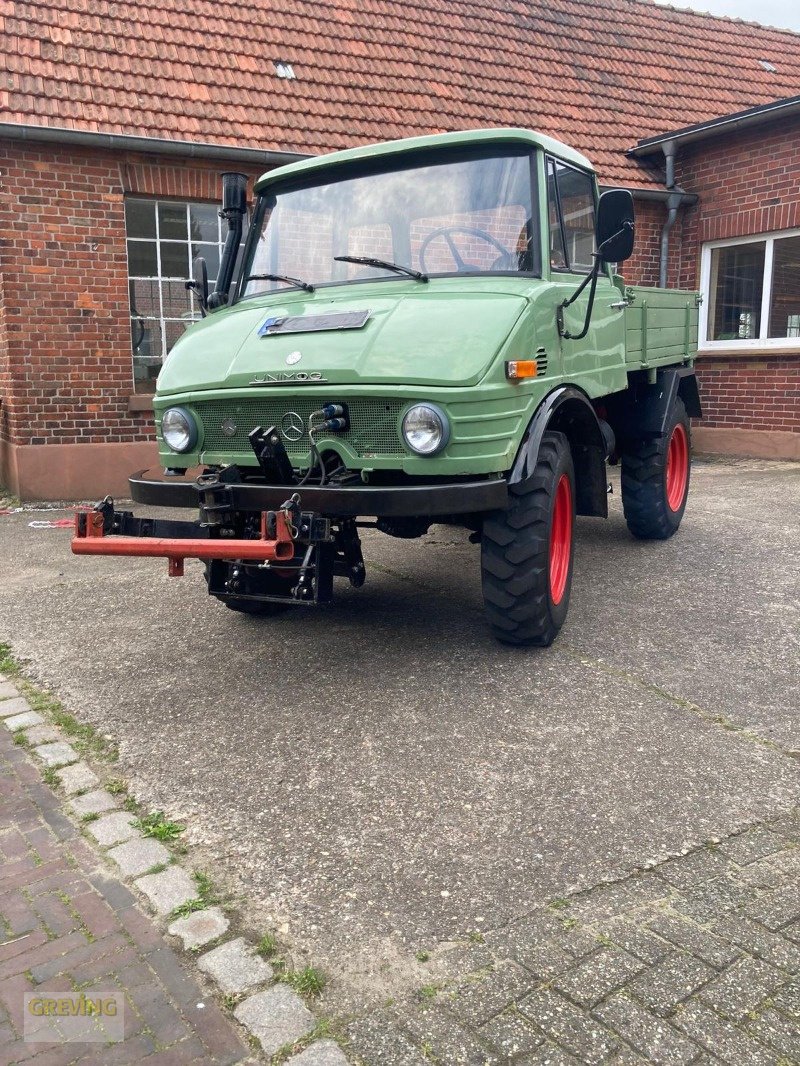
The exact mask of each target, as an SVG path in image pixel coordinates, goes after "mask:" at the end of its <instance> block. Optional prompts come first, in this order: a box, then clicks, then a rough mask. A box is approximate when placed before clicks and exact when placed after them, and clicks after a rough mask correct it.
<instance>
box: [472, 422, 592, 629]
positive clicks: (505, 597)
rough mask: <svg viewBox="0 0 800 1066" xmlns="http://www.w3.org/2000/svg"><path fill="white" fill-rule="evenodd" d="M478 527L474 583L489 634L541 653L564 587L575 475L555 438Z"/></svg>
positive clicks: (560, 611) (563, 609)
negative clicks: (505, 503) (478, 583)
mask: <svg viewBox="0 0 800 1066" xmlns="http://www.w3.org/2000/svg"><path fill="white" fill-rule="evenodd" d="M509 500H510V505H509V508H508V510H506V511H495V512H494V513H493V514H491V515H488V516H487V517H486V519H485V520H484V523H483V533H482V536H481V576H482V584H483V601H484V605H485V608H486V616H487V619H488V621H489V627H490V629H491V631H492V633H493V634H494V636H495V637H496V638H497V639H498V640H500V641H502V642H503V643H504V644H518V645H536V646H538V647H548V646H549V645H550V644H552V643H553V641H554V640H555V638H556V636H557V635H558V631H559V630H560V629H561V627H562V625H563V624H564V620H565V619H566V617H567V609H568V607H569V594H570V588H571V585H572V561H573V547H574V533H575V471H574V468H573V465H572V453H571V452H570V448H569V441H568V440H567V438H566V437H565V436H564V434H563V433H553V432H548V433H545V434H544V435H543V436H542V443H541V445H540V447H539V456H538V459H537V462H536V467H535V469H534V471H533V474H532V475H531V477H530V478H529V479H528V480H527V481H524V482H522V483H520V484H517V485H511V486H510V487H509Z"/></svg>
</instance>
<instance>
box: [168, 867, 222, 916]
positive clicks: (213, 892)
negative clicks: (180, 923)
mask: <svg viewBox="0 0 800 1066" xmlns="http://www.w3.org/2000/svg"><path fill="white" fill-rule="evenodd" d="M192 878H193V880H194V883H195V884H196V885H197V895H196V896H195V897H194V899H187V901H186V902H185V903H180V904H179V905H178V906H177V907H176V908H175V909H174V910H173V911H172V913H171V914H170V916H169V918H170V921H174V920H175V919H176V918H187V917H188V916H189V915H190V914H194V912H195V911H204V910H206V908H207V907H215V906H222V907H223V908H225V907H228V906H229V905H230V900H229V898H228V897H225V896H221V895H220V894H219V892H218V891H217V889H216V888H215V887H214V884H213V882H212V880H211V878H210V877H209V876H208V874H204V873H201V872H200V871H199V870H195V871H194V872H193V873H192Z"/></svg>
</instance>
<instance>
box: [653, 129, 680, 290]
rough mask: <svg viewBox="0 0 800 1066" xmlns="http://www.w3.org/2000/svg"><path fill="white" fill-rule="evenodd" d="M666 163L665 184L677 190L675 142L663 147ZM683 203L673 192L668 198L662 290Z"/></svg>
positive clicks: (660, 273) (663, 232) (660, 266)
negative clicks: (670, 247)
mask: <svg viewBox="0 0 800 1066" xmlns="http://www.w3.org/2000/svg"><path fill="white" fill-rule="evenodd" d="M662 148H663V150H664V161H665V163H666V170H667V173H666V178H665V180H664V184H665V185H666V186H667V188H668V189H674V188H675V142H674V141H665V142H664V144H663V145H662ZM682 203H683V194H682V193H679V192H671V193H670V195H669V197H668V198H667V217H666V220H665V222H664V225H663V227H662V229H661V254H660V256H659V262H658V284H659V286H660V287H661V288H662V289H665V288H666V287H667V268H668V265H669V231H670V230H671V229H672V227H673V226H674V225H675V219H676V218H677V217H678V208H679V207H680V206H681V204H682Z"/></svg>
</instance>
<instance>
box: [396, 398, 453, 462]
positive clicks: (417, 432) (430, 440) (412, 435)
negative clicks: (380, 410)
mask: <svg viewBox="0 0 800 1066" xmlns="http://www.w3.org/2000/svg"><path fill="white" fill-rule="evenodd" d="M403 438H404V440H405V442H406V444H407V445H408V446H409V448H410V449H411V450H412V452H416V453H417V454H418V455H436V453H437V452H440V451H441V450H442V448H444V447H445V445H446V444H447V442H448V440H450V423H449V422H448V421H447V415H446V414H445V413H444V411H443V410H442V409H441V408H440V407H436V406H435V405H434V404H432V403H418V404H417V405H416V406H414V407H410V408H409V409H408V410H407V411H406V413H405V415H404V416H403Z"/></svg>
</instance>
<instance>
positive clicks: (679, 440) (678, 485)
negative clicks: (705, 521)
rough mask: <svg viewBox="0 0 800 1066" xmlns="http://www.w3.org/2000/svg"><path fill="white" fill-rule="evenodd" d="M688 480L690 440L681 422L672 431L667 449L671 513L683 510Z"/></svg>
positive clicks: (668, 501) (668, 491) (668, 498)
mask: <svg viewBox="0 0 800 1066" xmlns="http://www.w3.org/2000/svg"><path fill="white" fill-rule="evenodd" d="M688 480H689V439H688V437H687V436H686V430H685V429H684V427H683V426H682V425H681V424H680V422H679V423H678V425H677V426H676V427H675V428H674V429H673V431H672V436H671V437H670V438H669V447H668V449H667V503H668V505H669V509H670V510H671V511H679V510H680V509H681V505H682V503H683V498H684V496H685V495H686V483H687V481H688Z"/></svg>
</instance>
